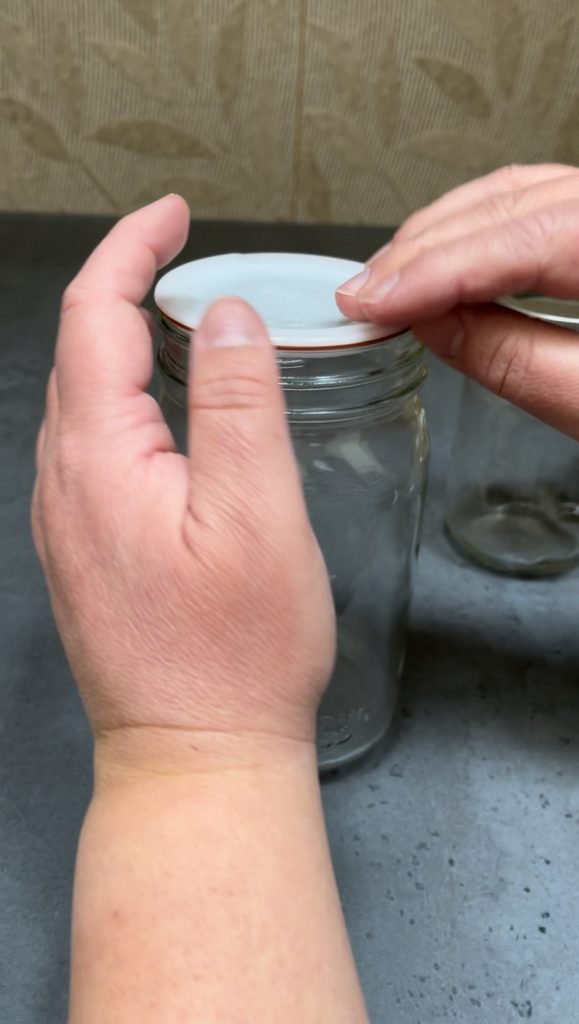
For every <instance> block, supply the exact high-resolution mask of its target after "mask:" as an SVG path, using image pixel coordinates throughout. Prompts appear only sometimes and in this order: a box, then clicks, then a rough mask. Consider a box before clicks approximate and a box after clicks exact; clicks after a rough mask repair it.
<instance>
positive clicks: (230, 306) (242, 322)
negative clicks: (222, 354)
mask: <svg viewBox="0 0 579 1024" xmlns="http://www.w3.org/2000/svg"><path fill="white" fill-rule="evenodd" d="M252 327H253V322H252V320H251V317H250V316H249V314H248V311H247V310H246V309H245V307H244V306H243V305H241V304H240V303H236V302H235V301H234V302H228V301H226V302H219V303H217V304H216V305H215V306H212V307H211V309H209V310H208V311H207V313H206V314H205V316H204V318H203V321H202V323H201V326H200V328H199V330H198V331H197V333H196V335H195V347H196V348H197V349H199V348H239V347H240V346H241V345H254V344H255V339H254V338H253V337H252V330H251V329H252Z"/></svg>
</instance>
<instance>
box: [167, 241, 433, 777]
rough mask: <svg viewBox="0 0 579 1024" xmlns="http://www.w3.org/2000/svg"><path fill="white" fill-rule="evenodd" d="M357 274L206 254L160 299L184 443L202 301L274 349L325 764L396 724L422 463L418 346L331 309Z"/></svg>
mask: <svg viewBox="0 0 579 1024" xmlns="http://www.w3.org/2000/svg"><path fill="white" fill-rule="evenodd" d="M359 269H360V267H359V265H358V264H355V263H351V262H350V261H344V260H332V259H326V258H323V257H312V256H290V255H286V254H263V255H260V254H255V255H251V256H249V255H248V256H235V257H233V256H230V257H216V258H214V259H212V260H203V261H199V262H197V263H194V264H189V265H188V267H181V268H179V270H178V271H174V272H172V274H173V275H175V274H177V275H179V274H180V275H181V276H180V278H179V277H178V278H177V279H175V278H174V277H173V279H172V274H168V275H166V276H165V278H163V279H162V281H161V282H160V284H159V287H158V289H157V293H156V299H157V303H158V305H159V307H160V310H161V327H162V344H161V347H160V351H159V367H160V371H161V384H160V396H161V405H162V408H163V411H164V413H165V416H166V418H167V421H168V423H169V425H170V427H171V429H172V430H173V433H174V436H175V439H176V441H177V443H178V445H179V446H180V447H181V448H183V449H184V446H185V438H186V379H187V362H188V349H189V338H190V337H191V330H193V331H194V328H195V326H196V324H197V323H198V322H199V319H200V316H201V314H202V308H201V307H203V308H204V307H205V306H206V304H207V303H208V302H209V301H211V300H212V299H213V298H216V297H217V295H219V294H227V293H228V294H231V293H233V294H237V295H242V296H243V297H244V298H247V299H248V301H250V302H252V303H253V304H254V305H255V306H256V307H257V309H258V310H259V312H260V313H261V315H262V316H263V318H264V320H265V322H266V323H267V325H268V328H269V330H270V334H271V336H272V340H273V342H274V345H275V346H276V348H277V352H278V362H279V367H280V376H281V381H282V386H283V390H284V394H285V399H286V404H287V410H288V417H289V422H290V428H291V435H292V440H293V444H294V449H295V453H296V457H297V460H298V463H299V466H300V470H301V475H302V481H303V488H304V493H305V497H306V501H307V506H308V511H309V514H310V518H311V521H312V525H313V528H314V530H315V533H316V536H317V538H318V541H319V544H320V547H321V549H322V552H323V554H324V558H325V561H326V565H327V568H328V573H329V576H330V581H331V584H332V591H333V595H334V602H335V607H336V615H337V620H338V656H337V662H336V668H335V671H334V675H333V678H332V680H331V683H330V686H329V688H328V690H327V693H326V695H325V697H324V699H323V701H322V706H321V708H320V713H319V719H318V758H319V763H320V766H321V767H322V768H333V767H339V766H341V765H343V764H346V763H348V762H350V761H353V760H355V759H357V758H359V757H361V756H362V755H363V754H364V753H366V752H367V751H368V750H370V749H371V748H373V747H374V746H375V745H376V744H377V743H378V742H379V741H380V740H381V739H382V738H383V737H384V735H385V733H386V732H387V730H388V727H389V725H390V722H391V720H392V715H393V713H394V709H395V705H396V699H397V694H398V689H399V681H400V675H401V672H402V668H403V663H404V651H405V641H406V626H407V618H408V609H409V602H410V595H411V587H412V575H413V567H414V562H415V558H416V554H417V550H418V540H419V531H420V523H421V514H422V506H423V498H424V489H425V483H426V472H427V463H428V434H427V428H426V422H425V416H424V411H423V408H422V404H421V401H420V397H419V389H420V386H421V384H422V382H423V380H424V377H425V370H424V366H423V362H422V357H421V349H420V346H419V344H418V342H417V341H416V339H415V338H414V337H413V335H412V334H411V333H409V332H406V333H403V334H401V335H398V336H396V337H392V338H386V339H385V338H384V337H383V329H382V331H381V330H380V329H379V328H376V327H373V326H370V325H368V324H351V323H348V322H347V321H345V320H343V318H342V317H341V316H340V314H339V313H338V310H337V308H336V307H335V305H334V301H333V294H334V290H335V287H336V286H337V285H338V284H339V283H340V282H341V281H342V280H344V279H345V278H346V277H347V276H348V275H349V276H352V275H353V273H355V272H356V271H357V270H359ZM185 292H186V293H187V295H188V296H189V299H188V300H187V298H186V297H185V298H183V295H184V293H185ZM176 296H177V300H176V299H175V297H176ZM179 296H181V297H182V298H183V301H180V300H179ZM191 296H195V298H191ZM381 334H382V336H381ZM193 339H194V334H193ZM193 344H194V341H193Z"/></svg>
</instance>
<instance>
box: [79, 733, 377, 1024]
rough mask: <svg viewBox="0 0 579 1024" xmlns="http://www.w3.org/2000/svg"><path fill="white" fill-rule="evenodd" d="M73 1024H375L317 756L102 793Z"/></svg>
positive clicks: (117, 786) (85, 890) (88, 832)
mask: <svg viewBox="0 0 579 1024" xmlns="http://www.w3.org/2000/svg"><path fill="white" fill-rule="evenodd" d="M69 1020H70V1024H97V1022H98V1024H113V1022H114V1024H137V1022H138V1024H152V1022H153V1021H154V1022H155V1024H177V1022H187V1024H197V1022H199V1024H213V1022H215V1024H217V1022H220V1024H221V1022H223V1024H247V1022H248V1021H251V1022H252V1024H260V1022H261V1021H263V1022H264V1024H286V1022H287V1024H296V1022H297V1021H299V1022H300V1024H310V1022H311V1024H314V1022H315V1024H325V1022H327V1024H342V1022H343V1024H364V1022H366V1021H367V1017H366V1013H365V1010H364V1006H363V1000H362V996H361V994H360V990H359V986H358V981H357V977H356V972H355V968H354V966H353V962H352V958H351V953H350V949H349V944H348V940H347V936H346V932H345V927H344V922H343V918H342V912H341V908H340V904H339V899H338V896H337V892H336V888H335V882H334V878H333V872H332V867H331V862H330V858H329V852H328V848H327V841H326V835H325V828H324V822H323V816H322V810H321V804H320V798H319V789H318V782H317V775H316V768H315V756H314V751H313V749H312V748H310V747H309V746H307V745H305V744H304V745H300V744H297V745H295V748H294V749H292V751H291V753H284V756H283V757H280V759H279V760H276V762H275V763H273V764H268V765H267V766H266V765H265V764H263V765H260V764H255V765H246V766H245V767H243V768H240V769H234V768H232V769H231V770H225V771H222V770H215V771H210V772H199V773H189V774H187V775H178V774H172V773H168V774H166V775H165V774H160V775H158V776H156V777H145V776H143V777H141V776H134V777H132V776H130V775H129V776H127V777H126V778H124V779H123V781H122V782H115V783H110V781H108V782H107V783H106V784H105V785H103V786H98V785H97V792H96V795H95V799H94V800H93V803H92V805H91V808H90V810H89V813H88V816H87V820H86V823H85V826H84V829H83V834H82V838H81V843H80V849H79V855H78V864H77V875H76V885H75V901H74V920H73V951H72V985H71V1009H70V1018H69Z"/></svg>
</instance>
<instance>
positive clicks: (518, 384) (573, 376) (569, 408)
mask: <svg viewBox="0 0 579 1024" xmlns="http://www.w3.org/2000/svg"><path fill="white" fill-rule="evenodd" d="M413 330H414V331H415V333H416V335H417V337H418V338H419V339H420V340H421V341H422V342H423V343H424V344H425V345H426V346H427V347H428V348H430V349H432V351H433V352H434V353H435V354H436V355H437V356H439V357H440V358H441V359H442V360H444V362H445V363H447V365H449V366H452V367H454V368H455V369H456V370H460V371H461V372H462V373H465V374H466V375H467V376H468V377H472V378H473V380H476V381H478V383H479V384H482V385H483V386H484V387H486V388H488V389H489V391H494V392H495V394H497V395H500V396H501V397H502V398H506V399H507V400H508V401H509V402H512V403H513V404H514V405H518V406H520V408H521V409H524V410H525V411H526V412H529V413H531V414H532V415H533V416H537V417H538V418H539V419H541V420H544V421H545V422H546V423H548V424H549V425H550V426H552V427H555V428H556V429H557V430H561V431H562V432H563V433H566V434H570V435H571V436H572V437H575V438H577V440H579V336H578V335H577V334H575V333H574V332H573V331H570V330H567V329H566V328H563V327H556V326H554V325H553V324H549V323H546V322H545V321H544V320H538V319H533V318H532V317H528V316H524V315H523V314H520V313H514V312H510V311H508V310H504V309H501V308H500V307H498V306H494V305H481V306H459V307H457V308H456V309H454V310H453V311H452V313H450V314H448V315H446V316H444V317H439V318H437V319H435V320H428V321H424V322H422V323H419V324H416V325H415V326H414V328H413Z"/></svg>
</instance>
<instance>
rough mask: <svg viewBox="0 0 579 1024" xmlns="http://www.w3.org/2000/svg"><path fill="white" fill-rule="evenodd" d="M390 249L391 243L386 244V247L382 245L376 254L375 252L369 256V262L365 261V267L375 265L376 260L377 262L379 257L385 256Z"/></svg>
mask: <svg viewBox="0 0 579 1024" xmlns="http://www.w3.org/2000/svg"><path fill="white" fill-rule="evenodd" d="M391 248H392V242H387V243H386V245H383V246H382V248H381V249H378V252H375V253H374V255H373V256H370V259H369V260H366V266H367V267H371V266H372V264H373V263H375V262H376V260H379V259H380V257H381V256H385V255H386V253H387V252H388V250H389V249H391Z"/></svg>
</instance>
